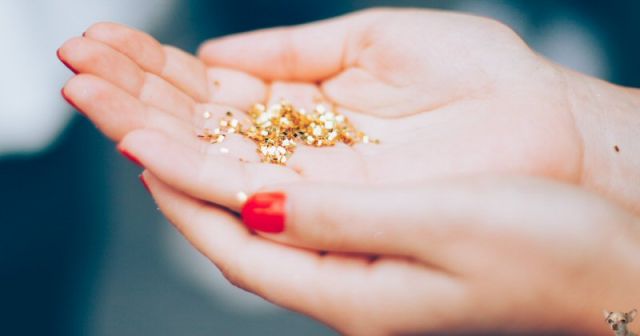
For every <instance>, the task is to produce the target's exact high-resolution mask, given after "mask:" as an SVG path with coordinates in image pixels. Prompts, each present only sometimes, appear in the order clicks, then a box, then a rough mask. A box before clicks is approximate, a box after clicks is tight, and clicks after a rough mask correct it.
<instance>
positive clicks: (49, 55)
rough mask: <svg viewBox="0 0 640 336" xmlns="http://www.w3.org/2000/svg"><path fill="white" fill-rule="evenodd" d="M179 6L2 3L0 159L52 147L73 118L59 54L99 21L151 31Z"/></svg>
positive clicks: (59, 0) (146, 0)
mask: <svg viewBox="0 0 640 336" xmlns="http://www.w3.org/2000/svg"><path fill="white" fill-rule="evenodd" d="M176 1H177V0H137V1H129V0H108V1H107V0H102V1H99V0H93V1H83V0H28V1H22V0H0V40H1V41H2V44H1V45H0V74H1V76H2V78H1V79H0V155H2V154H7V153H16V152H22V153H25V152H26V153H34V152H38V151H41V150H43V149H45V148H46V147H47V146H48V145H50V144H51V143H52V142H53V141H54V140H55V139H56V138H57V137H58V136H59V134H60V133H61V131H62V130H63V129H64V127H65V125H66V124H67V123H68V122H69V120H70V118H71V116H72V113H71V111H72V109H71V108H70V107H69V106H68V105H66V103H65V102H64V100H63V99H62V98H61V97H60V88H61V87H62V85H63V84H64V83H65V81H66V80H67V79H68V78H69V77H70V73H69V71H68V70H67V69H66V68H65V67H64V66H63V65H62V64H61V63H60V62H59V61H58V59H57V58H56V49H57V48H58V47H59V46H60V45H61V44H62V43H63V42H64V41H65V40H67V39H69V38H70V37H72V36H78V35H80V34H82V32H83V31H84V30H85V29H86V28H87V27H88V26H89V25H91V24H92V23H94V22H97V21H117V22H121V23H125V24H128V25H131V26H135V27H137V28H141V29H144V30H150V29H153V28H154V27H155V26H156V25H158V24H160V23H161V22H162V20H163V19H164V18H166V16H167V15H168V14H169V13H170V12H171V10H172V9H173V7H174V5H175V3H176Z"/></svg>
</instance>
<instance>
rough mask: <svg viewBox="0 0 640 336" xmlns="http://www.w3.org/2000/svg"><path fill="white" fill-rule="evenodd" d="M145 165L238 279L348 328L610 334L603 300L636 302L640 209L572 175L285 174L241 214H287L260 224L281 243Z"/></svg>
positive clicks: (173, 211) (251, 217)
mask: <svg viewBox="0 0 640 336" xmlns="http://www.w3.org/2000/svg"><path fill="white" fill-rule="evenodd" d="M143 176H144V179H145V180H146V182H147V183H148V186H149V188H150V191H151V193H152V194H153V196H154V197H155V199H156V201H157V203H158V205H159V207H160V209H161V210H162V211H163V212H164V213H165V214H166V215H167V217H168V218H169V219H170V221H172V222H173V223H174V224H175V225H176V226H177V228H178V229H179V230H180V231H181V232H182V233H183V234H184V235H185V236H186V237H187V239H188V240H189V241H191V243H192V244H193V245H194V246H195V247H196V248H197V249H199V250H200V251H201V252H202V253H204V254H205V255H206V256H207V257H208V258H210V259H211V260H212V261H213V262H214V263H215V264H216V265H217V266H218V267H219V268H220V269H221V270H222V272H223V273H224V275H225V276H226V277H227V278H228V279H229V280H230V281H231V282H232V283H234V284H235V285H237V286H239V287H242V288H244V289H246V290H248V291H251V292H254V293H256V294H258V295H260V296H262V297H264V298H265V299H267V300H269V301H272V302H274V303H276V304H279V305H282V306H284V307H286V308H289V309H293V310H296V311H299V312H301V313H304V314H307V315H309V316H312V317H314V318H316V319H318V320H320V321H322V322H324V323H326V324H328V325H330V326H332V327H334V328H335V329H337V330H338V331H340V332H342V333H346V334H353V335H386V334H417V333H422V332H425V333H426V332H429V333H433V332H446V333H453V332H472V331H473V332H476V333H478V332H488V333H491V334H495V333H498V332H524V331H527V332H532V333H534V334H541V333H547V334H548V333H550V332H566V333H577V334H597V333H605V332H607V325H606V323H604V322H603V321H602V317H601V311H602V309H603V308H605V307H618V308H615V309H630V308H631V307H634V305H637V304H638V302H640V296H639V295H637V291H634V290H633V288H635V287H637V283H638V281H640V271H639V270H640V261H639V260H638V258H637V256H638V253H640V229H639V228H640V226H639V225H640V220H639V219H638V218H634V217H633V216H632V215H631V214H630V213H628V212H625V211H624V210H622V209H621V208H619V207H618V206H616V205H614V204H612V203H610V202H608V201H606V200H604V199H602V198H600V197H597V196H594V195H592V194H589V193H587V192H584V191H583V190H580V189H577V188H574V187H571V186H568V185H564V184H554V183H551V182H547V181H544V180H538V179H523V178H502V179H498V178H492V177H485V178H474V179H458V180H443V181H438V182H436V181H433V182H430V183H423V184H421V185H413V186H387V187H371V186H368V187H365V186H353V185H343V184H321V185H316V184H309V183H301V184H297V185H285V186H281V187H279V188H277V189H274V190H271V192H277V194H273V193H272V194H271V197H266V196H265V195H264V194H262V195H258V196H254V199H255V198H257V199H259V200H260V201H259V202H257V203H256V202H254V201H253V200H252V199H250V200H249V201H248V203H247V204H248V205H247V206H246V207H245V211H244V213H243V216H244V218H245V220H246V221H247V222H248V224H249V225H250V226H252V227H254V228H260V227H262V228H264V226H261V225H260V223H256V220H261V221H262V224H264V223H265V219H266V220H267V221H270V222H271V224H272V227H271V228H270V229H269V231H278V230H271V229H272V228H273V224H274V223H280V224H284V227H282V226H280V227H279V228H280V231H281V232H280V233H277V234H275V233H266V234H265V235H267V236H268V237H269V238H271V239H273V240H276V241H279V242H282V243H283V244H274V243H273V242H270V241H268V240H265V239H263V238H262V237H260V236H257V235H253V234H252V233H251V231H249V230H247V229H246V227H245V226H244V225H243V224H242V222H241V221H240V219H239V218H237V217H235V216H233V215H232V214H230V213H229V212H227V211H226V210H224V209H221V208H219V207H218V206H215V205H212V204H210V203H206V202H202V201H198V200H196V199H193V198H191V197H187V196H185V195H184V194H182V193H180V192H177V191H175V190H173V189H171V188H170V187H169V186H167V185H166V184H164V183H162V182H161V181H160V180H159V179H157V178H155V177H154V176H152V175H151V174H150V173H148V172H145V174H144V175H143ZM274 195H277V197H274ZM269 200H271V201H269ZM265 216H268V217H270V218H265ZM280 224H278V225H280ZM278 225H276V226H278ZM317 251H326V252H323V253H318V252H317ZM372 255H373V256H376V257H371V256H372Z"/></svg>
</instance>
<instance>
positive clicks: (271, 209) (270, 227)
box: [242, 192, 286, 233]
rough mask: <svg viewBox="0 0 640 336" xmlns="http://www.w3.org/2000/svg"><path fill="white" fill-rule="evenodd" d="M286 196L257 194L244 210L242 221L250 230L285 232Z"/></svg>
mask: <svg viewBox="0 0 640 336" xmlns="http://www.w3.org/2000/svg"><path fill="white" fill-rule="evenodd" d="M285 201H286V195H285V194H283V193H281V192H267V193H257V194H254V195H253V196H251V197H249V199H248V200H247V202H246V203H245V204H244V207H243V208H242V221H243V222H244V224H245V225H246V226H248V227H249V228H250V229H253V230H256V231H261V232H269V233H279V232H282V231H284V221H285Z"/></svg>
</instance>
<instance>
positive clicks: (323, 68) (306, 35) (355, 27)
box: [198, 11, 379, 81]
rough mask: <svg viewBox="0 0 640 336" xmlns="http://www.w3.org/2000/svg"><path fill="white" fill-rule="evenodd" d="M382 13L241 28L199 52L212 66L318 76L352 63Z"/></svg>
mask: <svg viewBox="0 0 640 336" xmlns="http://www.w3.org/2000/svg"><path fill="white" fill-rule="evenodd" d="M378 17H379V13H378V12H375V11H366V12H362V13H358V14H353V15H349V16H345V17H340V18H336V19H331V20H326V21H322V22H317V23H312V24H307V25H301V26H295V27H289V28H275V29H267V30H261V31H255V32H250V33H243V34H238V35H233V36H228V37H223V38H220V39H214V40H211V41H209V42H206V43H205V44H204V45H203V46H202V47H201V48H200V50H199V52H198V54H199V56H200V58H201V59H203V60H204V61H205V62H206V63H207V64H209V65H216V66H225V67H231V68H236V69H239V70H241V71H246V72H249V73H251V74H254V75H256V76H258V77H260V78H264V79H268V80H298V81H318V80H322V79H325V78H327V77H331V76H333V75H335V74H337V73H338V72H340V71H341V70H342V69H343V68H344V67H346V66H348V65H350V64H351V63H352V62H353V61H354V60H355V57H356V56H357V54H358V52H359V50H360V49H361V48H362V47H363V44H362V43H361V41H362V40H363V35H364V33H365V31H366V29H367V28H368V27H369V26H370V25H371V24H372V23H373V22H375V21H376V20H377V19H378Z"/></svg>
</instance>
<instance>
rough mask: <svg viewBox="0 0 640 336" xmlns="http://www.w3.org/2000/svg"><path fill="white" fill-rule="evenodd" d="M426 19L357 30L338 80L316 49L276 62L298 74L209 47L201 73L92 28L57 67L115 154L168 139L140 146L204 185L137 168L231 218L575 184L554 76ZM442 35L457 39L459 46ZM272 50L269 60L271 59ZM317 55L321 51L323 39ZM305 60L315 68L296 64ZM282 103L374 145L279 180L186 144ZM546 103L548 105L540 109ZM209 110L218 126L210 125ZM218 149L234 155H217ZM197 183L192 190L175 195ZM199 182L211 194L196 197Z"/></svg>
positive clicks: (265, 169) (147, 43) (485, 39)
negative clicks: (254, 199)
mask: <svg viewBox="0 0 640 336" xmlns="http://www.w3.org/2000/svg"><path fill="white" fill-rule="evenodd" d="M422 15H424V14H414V18H413V19H414V20H416V21H417V22H408V21H410V20H407V18H406V15H403V16H398V17H397V18H396V17H395V16H394V15H393V14H386V15H385V16H383V18H384V19H385V25H383V26H381V25H378V23H379V22H380V20H381V19H380V18H379V17H378V14H377V13H373V14H367V15H361V16H359V17H357V18H355V19H354V21H357V20H360V21H364V20H365V18H366V24H365V23H361V24H360V25H358V27H357V29H356V28H354V29H353V31H356V32H357V33H354V34H352V35H351V36H352V37H350V38H351V41H347V42H346V43H344V44H347V45H348V44H349V43H352V44H355V45H357V46H360V47H359V48H356V49H354V48H347V50H343V51H342V52H341V54H340V55H339V57H340V67H335V68H332V69H329V68H328V67H330V66H328V65H327V64H328V63H329V61H327V60H326V59H327V58H329V59H330V58H331V57H334V58H335V57H337V56H336V55H331V54H332V52H328V53H325V54H323V53H320V52H319V51H320V50H317V52H316V50H313V47H311V49H309V50H305V49H301V50H300V51H297V50H296V49H295V48H292V51H291V52H290V53H292V54H293V56H290V57H284V58H283V57H281V56H279V58H280V59H279V61H286V62H290V63H293V64H284V65H283V66H277V64H279V63H276V66H270V64H261V63H260V62H255V60H250V61H251V62H250V63H246V64H245V63H243V60H242V59H240V60H236V58H237V57H235V56H236V55H237V54H238V53H237V52H238V50H237V48H240V47H242V48H244V49H246V48H251V46H249V47H247V45H240V46H236V47H237V48H236V49H234V48H233V47H234V46H233V43H234V42H232V43H231V44H229V43H227V45H225V47H226V49H224V50H223V49H220V48H218V49H216V48H217V47H216V46H213V47H208V46H205V47H204V50H203V57H204V58H205V61H207V64H210V66H209V67H207V66H206V65H205V64H204V63H202V62H201V61H200V60H198V59H196V58H194V57H192V56H189V55H188V54H186V53H182V52H180V51H178V50H175V49H172V48H167V47H162V46H161V45H160V44H158V43H157V42H156V41H155V40H153V39H151V38H150V37H149V36H148V35H145V34H143V33H140V32H137V31H133V30H130V29H128V28H125V27H122V26H118V25H114V24H99V25H96V26H94V27H92V28H91V29H89V30H88V32H87V37H86V38H82V39H74V40H71V41H70V42H68V43H67V44H65V46H63V47H62V48H61V51H60V54H61V58H62V59H63V60H64V61H65V62H66V63H68V64H69V65H70V66H71V67H72V68H74V69H76V71H79V72H80V73H81V74H80V75H79V76H77V77H76V78H74V79H73V80H72V81H71V82H70V83H69V84H68V85H67V87H66V88H65V94H66V95H67V96H68V97H69V99H70V100H71V101H72V102H73V103H74V104H75V105H76V106H77V107H78V108H79V109H80V110H83V111H85V112H86V113H87V114H88V115H89V117H90V118H91V119H92V120H93V121H94V122H95V123H96V124H97V125H98V126H99V128H101V129H102V130H103V131H104V132H105V133H106V134H107V135H108V136H110V137H112V138H113V139H114V140H116V141H120V140H122V138H123V136H124V135H126V134H127V133H129V132H131V131H133V130H136V129H140V128H151V129H156V130H159V131H161V132H162V133H163V134H165V135H166V136H167V137H165V138H164V139H154V140H150V139H146V140H144V141H142V140H140V141H141V142H144V143H145V144H146V146H147V147H154V146H155V147H157V148H158V149H157V150H156V154H158V155H156V156H155V157H154V158H151V160H155V161H158V160H161V159H163V158H165V161H167V160H169V161H171V163H172V164H174V166H175V158H177V157H179V156H180V155H182V154H183V152H184V150H183V149H182V148H181V147H179V146H187V147H190V148H191V149H193V150H195V151H198V152H199V153H198V154H199V155H200V156H199V157H197V158H195V159H191V161H190V162H192V163H193V162H194V160H195V161H197V162H198V163H196V164H197V166H195V167H200V170H203V169H208V170H210V172H208V173H207V172H198V171H196V169H197V168H194V165H193V164H192V165H191V166H190V167H186V166H185V167H184V169H176V168H175V167H169V162H164V164H163V163H162V162H156V163H155V164H154V163H151V162H150V163H149V164H148V165H147V164H146V163H145V166H147V168H149V169H151V170H152V171H153V172H154V173H156V174H158V175H159V176H160V177H166V179H167V180H169V181H175V182H176V183H175V184H177V186H178V187H179V188H184V189H186V191H193V193H194V194H195V195H196V196H201V197H203V198H207V199H209V200H211V201H214V202H216V203H219V204H223V205H225V206H230V207H232V208H235V207H237V206H238V202H236V201H235V198H234V197H233V195H235V193H237V192H238V191H241V190H242V191H246V192H252V191H253V190H255V189H258V188H261V187H264V186H269V185H273V184H276V183H286V182H293V181H299V180H306V181H338V182H352V183H353V182H359V183H385V182H407V181H417V180H424V179H429V178H433V177H439V176H443V175H456V174H467V173H476V172H508V173H520V174H534V175H545V176H551V177H555V178H559V179H565V180H574V179H575V178H576V177H577V176H576V174H577V173H578V172H579V170H580V168H579V161H578V159H579V153H580V151H579V148H578V147H579V145H578V141H577V136H576V133H575V130H574V125H573V122H572V118H571V113H570V109H569V106H568V103H567V102H566V100H565V92H564V91H565V90H564V88H563V82H562V79H561V76H560V75H559V74H558V72H556V71H555V70H554V68H553V67H552V66H550V65H548V64H545V63H543V61H542V60H540V59H539V58H537V57H536V56H535V55H534V54H533V53H531V52H530V51H529V50H528V49H526V47H525V46H524V45H523V44H521V43H520V41H519V40H517V38H516V37H515V36H514V35H513V34H511V33H510V32H508V31H506V30H505V29H503V28H500V27H496V26H494V25H493V24H491V25H489V24H488V23H487V22H485V21H484V20H483V19H477V18H474V19H469V18H467V17H463V19H464V22H463V23H464V24H463V25H462V26H461V27H455V26H456V25H461V23H460V21H461V17H460V16H457V15H442V16H436V17H435V19H434V18H431V19H430V20H423V19H421V16H422ZM363 17H365V18H363ZM416 26H417V27H421V28H422V29H416ZM434 26H435V27H434ZM380 27H384V28H380ZM454 27H455V28H456V29H453V28H454ZM339 28H341V29H342V28H344V27H339ZM443 31H456V32H457V33H456V34H458V35H462V36H463V38H459V37H458V38H455V36H447V35H443V34H442V32H443ZM429 34H432V35H433V36H429ZM354 36H355V37H354ZM399 37H402V38H399ZM292 39H293V40H294V42H292V43H295V37H292ZM422 41H425V43H422ZM267 42H269V40H268V39H266V41H265V48H271V49H272V46H269V45H266V43H267ZM407 43H409V44H410V45H404V44H407ZM223 44H224V43H223ZM235 44H238V43H235ZM316 45H317V48H320V46H322V40H321V41H319V42H317V43H316ZM207 48H209V49H212V48H213V49H216V50H207ZM255 48H257V49H258V50H257V51H256V54H261V53H262V54H264V62H268V61H271V60H270V57H269V56H270V55H269V51H268V50H267V51H264V52H262V50H261V49H260V48H261V46H260V45H258V46H255ZM225 52H227V53H229V55H228V56H229V57H226V58H225V54H224V53H225ZM234 52H236V54H235V55H232V53H234ZM296 53H297V54H296ZM309 53H313V55H309ZM207 55H210V57H209V59H207ZM305 60H308V62H310V63H312V64H311V66H313V65H314V64H316V65H317V69H316V70H314V69H313V68H311V70H308V69H307V68H309V66H310V65H309V64H297V63H301V62H305ZM234 62H235V63H234ZM247 62H249V61H247ZM305 65H306V68H305ZM230 67H235V68H238V69H241V70H242V71H238V70H230V69H229V68H230ZM323 67H324V68H327V69H323ZM292 69H293V70H292ZM301 69H302V70H301ZM245 71H246V72H245ZM323 71H324V73H323ZM248 73H252V74H254V75H255V76H252V75H249V74H248ZM88 74H90V75H88ZM318 77H320V78H321V80H318ZM532 77H535V78H532ZM265 80H269V82H268V83H269V84H266V83H267V82H266V81H265ZM283 98H285V99H288V100H291V101H293V102H294V103H295V104H297V105H302V106H309V105H310V104H313V103H314V102H317V101H318V100H322V101H328V102H331V103H332V104H334V105H335V106H337V107H338V109H339V110H340V111H341V112H342V113H344V114H346V115H347V116H348V117H350V118H351V119H352V120H353V122H354V124H355V125H356V126H357V127H358V128H360V129H362V130H364V131H366V132H367V133H369V134H370V135H372V136H373V137H377V138H379V139H380V140H381V144H379V145H373V144H370V145H364V144H361V145H356V146H353V147H348V146H344V145H339V146H336V147H329V148H310V147H304V146H301V148H299V150H298V151H297V152H296V153H295V154H294V156H293V157H292V159H291V160H290V162H289V164H288V166H287V167H276V166H270V165H266V164H260V163H258V161H259V158H258V156H257V154H256V153H255V145H253V144H252V143H251V142H250V141H248V140H245V139H241V138H232V139H229V140H228V141H227V142H225V143H223V144H218V145H209V144H205V143H203V142H201V141H198V139H196V137H195V135H194V133H195V132H196V130H198V129H202V128H204V127H207V126H212V125H211V124H212V123H215V122H216V120H217V118H216V116H221V115H222V113H224V112H225V111H227V110H229V109H231V110H233V111H234V112H235V113H236V114H242V113H243V112H242V111H243V110H246V109H247V108H248V107H249V106H250V105H251V104H253V103H255V102H258V101H265V100H267V101H270V102H274V101H278V100H280V99H283ZM543 98H544V99H543ZM541 101H544V102H546V103H545V104H547V105H548V106H539V105H538V102H541ZM205 110H206V111H210V112H213V114H214V117H213V118H211V119H210V120H205V119H204V118H203V117H202V114H203V112H204V111H205ZM155 136H156V137H157V136H158V134H155ZM169 139H170V140H169ZM162 141H168V142H169V143H171V144H170V145H167V143H164V142H162ZM140 146H141V145H140ZM219 147H227V148H229V149H230V153H229V154H227V155H223V154H221V153H220V152H219V151H218V149H219ZM172 149H174V150H175V151H174V152H172ZM161 153H162V155H160V154H161ZM166 158H173V159H166ZM237 158H241V159H242V161H238V160H237ZM156 170H157V171H156ZM230 171H242V174H241V175H238V174H236V176H238V177H240V178H238V179H235V182H233V181H234V179H224V183H222V184H221V183H220V182H221V181H219V180H220V177H219V175H220V174H222V173H223V172H224V175H225V176H226V177H229V176H233V174H232V173H230ZM216 175H218V176H216ZM194 176H197V177H198V179H199V181H194V182H193V183H190V184H188V185H184V182H181V180H185V179H193V178H194ZM240 180H242V181H240ZM196 183H203V185H204V186H203V187H202V188H203V189H204V188H206V187H211V186H215V188H217V189H218V190H219V192H218V193H217V194H216V196H210V195H204V194H203V193H200V192H199V191H198V190H197V189H198V188H197V187H195V184H196Z"/></svg>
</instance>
